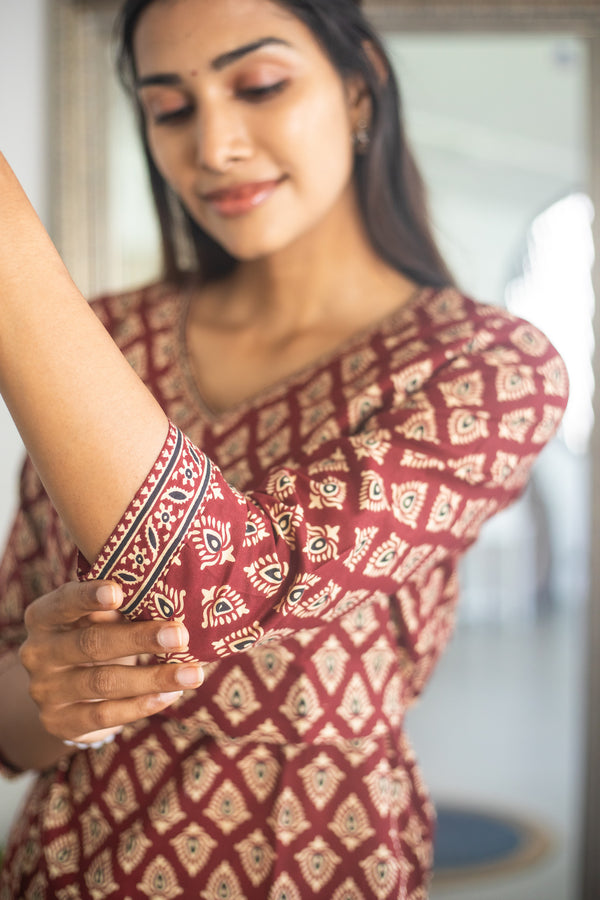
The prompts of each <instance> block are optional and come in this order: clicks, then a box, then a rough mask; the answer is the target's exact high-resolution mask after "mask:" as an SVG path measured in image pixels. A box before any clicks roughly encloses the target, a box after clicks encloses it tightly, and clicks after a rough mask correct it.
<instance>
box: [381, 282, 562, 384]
mask: <svg viewBox="0 0 600 900" xmlns="http://www.w3.org/2000/svg"><path fill="white" fill-rule="evenodd" d="M410 318H411V326H412V328H411V337H412V338H413V340H414V341H415V345H414V346H415V350H420V352H421V353H422V354H423V355H424V356H428V357H429V358H430V359H431V360H432V362H433V361H435V364H436V365H435V367H436V368H437V367H438V366H444V367H445V366H448V365H449V364H450V365H451V364H452V363H454V362H455V361H457V360H459V359H460V360H461V362H460V363H459V364H460V365H463V366H464V365H466V364H467V363H471V364H473V365H478V364H485V365H490V366H492V367H493V368H498V367H499V366H519V365H525V366H527V365H529V366H534V367H536V368H539V367H540V366H545V365H546V364H548V363H554V365H555V366H556V367H557V368H559V369H560V370H561V372H562V376H563V378H564V380H565V385H564V386H565V393H566V390H567V382H566V377H567V376H566V368H565V366H564V363H563V361H562V359H561V357H560V355H559V354H558V352H557V350H556V348H555V347H554V346H553V345H552V343H551V342H550V340H549V339H548V338H547V337H546V335H545V334H544V333H543V332H542V331H540V329H539V328H537V327H536V326H535V325H533V324H532V323H531V322H528V321H526V320H525V319H522V318H520V317H519V316H515V315H514V314H513V313H511V312H510V311H509V310H507V309H505V308H503V307H500V306H495V305H493V304H489V303H482V302H480V301H478V300H475V299H474V298H472V297H470V296H468V295H466V294H463V293H461V292H460V291H459V290H457V289H456V288H443V289H433V288H432V289H426V290H425V291H424V292H423V294H422V295H421V297H420V298H419V299H418V301H417V303H415V304H414V306H413V308H412V309H411V310H410ZM404 326H406V323H404ZM397 358H398V357H397Z"/></svg>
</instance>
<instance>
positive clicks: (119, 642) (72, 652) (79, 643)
mask: <svg viewBox="0 0 600 900" xmlns="http://www.w3.org/2000/svg"><path fill="white" fill-rule="evenodd" d="M189 640H190V637H189V634H188V630H187V628H186V627H185V625H184V624H183V623H182V622H176V621H173V622H154V621H151V622H150V621H147V622H127V621H124V620H121V621H120V622H118V623H117V622H115V623H109V622H92V623H90V624H88V625H86V626H85V627H83V628H76V629H72V630H69V631H61V632H58V633H55V634H53V635H52V636H51V638H50V639H47V640H40V639H39V638H38V639H31V640H29V641H26V642H25V644H24V645H23V647H22V649H21V660H22V662H23V665H24V666H25V668H26V669H27V670H28V671H29V672H32V671H35V669H36V667H37V666H39V665H40V663H41V664H42V665H43V666H44V667H45V668H46V670H51V669H53V668H64V667H71V666H79V665H87V664H89V663H103V662H111V661H113V660H115V659H118V658H121V657H126V656H140V655H142V654H145V653H150V654H156V653H165V652H172V651H183V650H187V648H188V646H189Z"/></svg>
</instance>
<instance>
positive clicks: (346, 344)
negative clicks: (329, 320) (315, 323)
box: [176, 285, 437, 427]
mask: <svg viewBox="0 0 600 900" xmlns="http://www.w3.org/2000/svg"><path fill="white" fill-rule="evenodd" d="M436 291H437V289H436V288H435V287H432V286H430V285H417V286H416V288H415V290H414V291H413V292H412V293H411V294H409V296H408V297H407V299H406V300H404V301H403V303H401V304H400V306H397V307H395V308H394V309H392V310H390V311H389V312H387V313H385V314H384V315H383V316H381V317H380V318H378V319H376V320H374V321H373V322H372V323H370V324H369V325H366V326H365V327H364V328H361V329H359V330H358V331H356V332H354V334H351V335H350V336H349V337H348V338H346V339H345V340H344V341H342V342H340V343H339V344H337V345H336V346H335V347H333V348H332V349H331V350H328V351H326V352H325V353H322V354H320V356H319V357H317V358H315V359H314V360H312V361H311V362H309V363H307V364H306V365H304V366H301V367H300V368H299V369H296V370H295V371H293V372H290V374H289V375H286V377H285V378H282V379H280V380H279V381H277V382H276V383H274V384H272V385H267V387H265V388H262V389H261V390H259V391H257V392H256V393H255V394H252V395H251V396H249V397H246V398H245V399H244V400H241V401H240V402H239V403H236V404H234V405H233V406H231V407H229V408H228V409H224V410H220V411H218V410H214V409H212V408H211V406H210V405H209V404H208V403H207V402H206V400H205V399H204V397H203V395H202V391H201V390H200V387H199V385H198V384H197V382H196V379H195V378H194V374H193V371H192V367H191V364H190V359H189V352H188V346H187V339H186V326H187V319H188V314H189V309H190V304H191V301H192V291H191V289H184V291H183V294H182V302H180V303H179V304H177V306H178V322H177V329H176V330H177V351H178V352H177V354H176V356H177V359H176V364H177V365H178V366H179V369H180V371H181V373H182V376H183V381H184V384H185V388H186V391H187V393H188V396H189V399H190V401H191V402H192V403H193V404H194V405H195V406H196V407H197V408H198V410H199V412H200V414H201V416H202V418H203V419H204V420H205V421H206V423H207V424H208V425H209V426H212V427H216V426H224V425H226V424H228V423H229V422H230V421H233V420H235V419H239V418H241V417H242V416H243V415H245V414H246V413H247V412H248V411H249V410H250V409H251V408H252V407H254V406H257V405H259V403H260V404H261V405H266V404H267V403H270V402H275V401H276V400H277V398H278V397H280V396H281V395H282V394H285V393H286V392H287V391H288V390H289V389H290V387H291V386H292V385H293V384H294V383H295V382H301V381H305V380H306V378H307V377H308V376H309V374H310V373H311V372H316V371H317V370H318V369H322V368H325V367H326V365H327V364H328V363H331V362H333V361H334V360H335V359H336V358H338V357H340V356H342V355H345V354H346V353H348V351H349V350H350V349H352V348H353V347H358V346H359V345H360V344H362V343H366V342H367V341H368V339H371V338H372V337H373V335H375V334H376V333H377V332H378V331H381V330H382V329H383V328H384V327H386V326H388V325H389V324H391V323H392V322H395V320H396V319H398V320H401V319H402V318H403V317H404V315H405V314H406V313H407V312H408V311H409V310H411V309H414V308H415V307H416V306H418V305H419V301H424V300H426V299H427V298H428V297H430V296H432V295H433V294H435V293H436Z"/></svg>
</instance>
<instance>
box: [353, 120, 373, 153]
mask: <svg viewBox="0 0 600 900" xmlns="http://www.w3.org/2000/svg"><path fill="white" fill-rule="evenodd" d="M353 142H354V149H355V151H356V152H357V153H358V154H364V153H366V152H367V149H368V147H369V144H370V143H371V136H370V134H369V125H368V123H367V122H366V120H365V119H361V120H360V122H359V123H358V125H357V126H356V131H355V132H354V135H353Z"/></svg>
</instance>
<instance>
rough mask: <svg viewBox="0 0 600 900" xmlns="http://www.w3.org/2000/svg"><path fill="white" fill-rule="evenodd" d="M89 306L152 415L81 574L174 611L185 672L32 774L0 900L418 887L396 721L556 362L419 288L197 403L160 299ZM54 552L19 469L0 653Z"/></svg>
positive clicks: (69, 570)
mask: <svg viewBox="0 0 600 900" xmlns="http://www.w3.org/2000/svg"><path fill="white" fill-rule="evenodd" d="M94 307H95V309H96V312H97V314H98V315H99V317H100V319H101V320H102V321H103V322H104V324H105V325H106V327H107V328H108V330H109V331H110V333H111V334H112V335H113V337H114V339H115V340H116V341H117V343H118V345H119V346H120V347H121V349H122V350H123V352H124V353H125V355H126V357H127V358H128V359H129V361H130V363H131V365H132V366H133V367H134V368H135V369H136V371H137V372H138V374H139V375H140V377H142V378H143V380H144V381H145V382H146V384H147V385H148V386H149V387H150V389H151V390H152V391H153V393H154V395H155V396H156V398H157V400H158V401H159V403H160V404H161V405H162V407H163V408H164V410H165V411H166V413H167V415H168V416H169V419H170V421H171V423H172V424H171V428H170V431H169V435H168V438H167V440H166V442H165V445H164V447H163V450H162V452H161V454H160V455H159V457H158V459H157V461H156V464H155V466H154V467H153V469H152V471H151V472H150V473H149V475H148V477H147V479H146V481H145V482H144V484H143V485H142V486H141V488H140V490H139V492H138V494H137V495H136V497H135V498H134V499H133V500H132V503H131V505H130V507H129V509H128V510H127V512H126V513H125V514H124V516H123V518H122V520H121V522H120V523H119V524H118V525H117V527H116V528H115V530H114V533H113V535H112V536H111V538H110V540H109V541H108V543H107V545H106V547H105V548H104V550H103V552H102V554H101V556H100V558H99V559H98V560H97V561H95V563H94V565H93V566H92V567H91V568H89V567H88V571H87V572H85V573H84V572H82V571H80V577H87V578H96V577H102V578H115V579H118V580H120V581H121V583H122V584H123V586H124V590H125V593H126V603H125V607H124V611H125V613H126V614H127V615H128V616H129V617H130V618H132V619H136V618H148V617H153V618H167V619H168V618H172V617H178V618H181V619H183V620H184V621H185V622H186V625H187V627H188V629H189V632H190V635H191V644H190V653H189V654H188V655H180V656H179V657H178V658H195V659H199V660H201V661H202V662H203V663H204V664H205V665H206V680H205V683H204V685H203V686H202V687H201V688H200V689H199V690H198V691H197V692H186V693H185V694H184V695H183V697H182V698H181V700H179V701H178V702H177V704H176V705H175V706H173V707H172V708H171V709H169V710H168V711H167V712H165V713H163V714H160V715H157V716H154V717H152V718H149V719H144V720H142V721H139V722H136V723H135V724H133V725H131V726H128V727H127V728H126V729H125V731H124V732H123V734H122V736H121V737H120V738H118V739H117V740H116V741H115V742H114V743H113V744H110V745H107V746H105V747H104V748H102V749H100V750H89V751H83V752H79V753H77V754H76V755H75V756H74V757H72V758H70V759H68V760H65V761H64V762H62V763H61V764H60V765H59V766H58V767H57V768H56V769H55V770H52V771H50V772H47V773H44V774H41V775H40V776H39V777H38V778H37V780H36V782H35V784H34V786H33V789H32V791H31V794H30V796H29V798H28V800H27V802H26V806H25V809H24V811H23V813H22V814H21V815H20V816H19V817H18V819H17V822H16V824H15V826H14V829H13V832H12V835H11V840H10V844H9V847H8V850H7V857H6V863H5V867H4V870H3V873H2V876H1V878H0V884H1V889H0V898H2V900H6V898H16V897H19V898H56V900H75V898H84V897H86V898H87V897H91V898H94V900H96V898H98V900H100V898H104V897H114V898H122V900H124V898H128V897H129V898H138V897H139V898H145V897H150V898H164V900H170V898H177V897H181V898H182V900H188V898H192V897H199V898H203V900H217V898H224V897H227V898H240V900H241V898H247V900H284V898H287V900H304V898H308V897H314V898H322V900H325V898H326V900H367V898H377V900H387V898H402V900H424V898H426V896H427V883H428V872H429V869H430V864H431V840H432V828H433V820H434V814H433V809H432V807H431V803H430V801H429V798H428V795H427V792H426V789H425V787H424V785H423V783H422V780H421V778H420V776H419V771H418V768H417V767H416V764H415V760H414V757H413V754H412V751H411V749H410V747H409V745H408V742H407V740H406V738H405V736H404V733H403V719H404V714H405V712H406V710H407V709H408V707H409V706H410V705H411V703H413V701H414V700H415V698H416V697H418V696H419V695H420V693H421V691H422V690H423V687H424V685H425V683H426V682H427V680H428V678H429V676H430V674H431V671H432V669H433V667H434V665H435V663H436V661H437V659H438V658H439V655H440V653H441V651H442V649H443V648H444V646H445V644H446V643H447V641H448V638H449V636H450V634H451V631H452V627H453V618H454V612H455V604H456V599H457V590H458V584H457V575H456V568H457V563H458V560H459V557H460V556H461V555H462V554H463V553H464V551H465V550H466V549H467V547H469V546H470V545H471V544H472V542H473V541H474V540H475V538H476V536H477V534H478V531H479V529H480V527H481V525H482V523H483V522H484V521H485V520H486V519H488V518H489V517H490V516H491V515H493V514H494V513H496V512H497V511H498V510H500V509H502V508H503V507H505V506H506V505H507V504H508V503H510V502H511V501H513V500H514V499H515V498H516V497H517V496H518V495H519V494H520V493H521V492H522V490H523V488H524V486H525V484H526V482H527V479H528V475H529V472H530V469H531V466H532V464H533V462H534V460H535V458H536V457H537V455H538V453H539V452H540V450H541V449H542V447H543V446H544V445H545V444H546V442H547V441H548V440H549V439H550V438H551V437H552V435H553V434H554V433H555V431H556V429H557V427H558V425H559V422H560V419H561V416H562V413H563V410H564V407H565V404H566V399H567V393H568V386H567V377H566V372H565V367H564V364H563V362H562V360H561V359H560V358H559V357H558V356H557V354H556V352H555V350H554V349H553V347H552V346H551V345H550V344H549V342H548V341H547V339H546V338H545V337H544V336H543V335H542V334H540V332H539V331H537V330H536V329H535V328H533V327H532V326H531V325H529V324H527V323H525V322H523V321H522V320H520V319H517V318H515V317H513V316H511V315H509V314H508V313H507V312H506V311H504V310H501V309H498V308H495V307H491V306H484V305H481V304H477V303H475V302H474V301H472V300H471V299H469V298H467V297H464V296H462V295H461V294H460V293H458V292H457V291H456V290H454V289H444V290H434V289H432V288H425V289H423V290H421V291H419V292H418V294H417V295H416V296H415V297H414V298H413V299H412V300H411V301H410V302H409V303H408V304H406V305H405V306H404V307H402V308H400V309H399V310H398V311H396V312H395V313H394V314H392V315H389V316H387V317H386V318H385V319H383V320H382V321H381V322H379V323H378V324H377V325H375V326H373V327H372V328H370V329H367V330H366V331H364V332H363V333H361V334H360V335H357V336H356V337H355V338H353V339H352V340H350V341H348V342H346V344H344V346H343V347H342V348H341V349H339V350H338V351H336V352H335V353H332V354H329V355H328V356H327V357H325V358H323V359H321V360H320V361H319V362H318V363H316V364H314V365H312V366H309V367H307V368H305V369H303V370H302V371H301V372H298V373H297V374H296V375H294V376H293V377H291V378H289V379H287V380H286V381H285V382H283V383H281V384H279V385H277V386H275V387H274V388H273V389H270V390H267V391H263V392H261V394H260V395H259V396H257V397H255V398H254V399H252V400H250V401H248V402H246V403H243V404H241V405H240V406H239V407H237V408H236V409H235V410H232V411H230V412H228V413H226V414H220V415H213V414H211V413H210V412H209V410H208V409H207V408H206V407H205V406H204V404H203V403H202V401H201V399H200V397H199V396H198V393H197V391H196V389H195V387H194V385H193V382H192V380H191V378H190V375H189V373H188V371H187V370H186V365H185V358H184V357H185V354H184V352H183V350H182V347H183V343H182V335H183V324H182V320H183V311H182V310H183V300H182V297H181V296H180V295H178V293H177V292H175V291H173V290H170V289H168V288H165V287H164V286H154V287H152V288H148V289H144V290H142V291H137V292H132V293H129V294H125V295H114V296H109V297H106V298H102V299H100V300H98V301H96V302H95V304H94ZM123 427H127V423H123ZM76 563H77V552H76V549H75V547H74V546H73V544H72V542H71V541H70V539H69V536H68V535H67V533H66V532H65V530H64V528H63V526H62V525H61V523H60V521H59V519H58V517H57V515H56V514H55V512H54V510H53V508H52V506H51V505H50V502H49V500H48V499H47V497H46V495H45V493H44V491H43V489H42V487H41V484H40V482H39V480H38V478H37V475H36V473H35V471H34V469H33V467H32V465H31V463H30V462H27V463H26V464H25V467H24V470H23V476H22V483H21V506H20V509H19V512H18V515H17V519H16V522H15V525H14V529H13V531H12V535H11V538H10V541H9V545H8V548H7V550H6V554H5V557H4V560H3V564H2V567H1V569H0V604H1V605H0V625H1V631H0V642H1V643H0V652H7V651H9V650H10V649H11V648H14V647H15V646H18V645H19V643H20V642H21V641H22V639H23V633H24V631H23V613H24V609H25V607H26V605H27V604H28V603H30V602H31V601H32V600H33V599H34V598H35V597H37V596H40V595H41V594H43V593H45V592H47V591H49V590H52V589H53V588H55V587H57V586H59V585H60V584H62V583H63V582H65V581H66V580H69V579H70V578H73V577H74V575H75V572H76ZM165 658H167V659H172V658H174V657H173V656H172V655H171V656H166V657H165ZM440 738H443V735H440Z"/></svg>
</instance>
